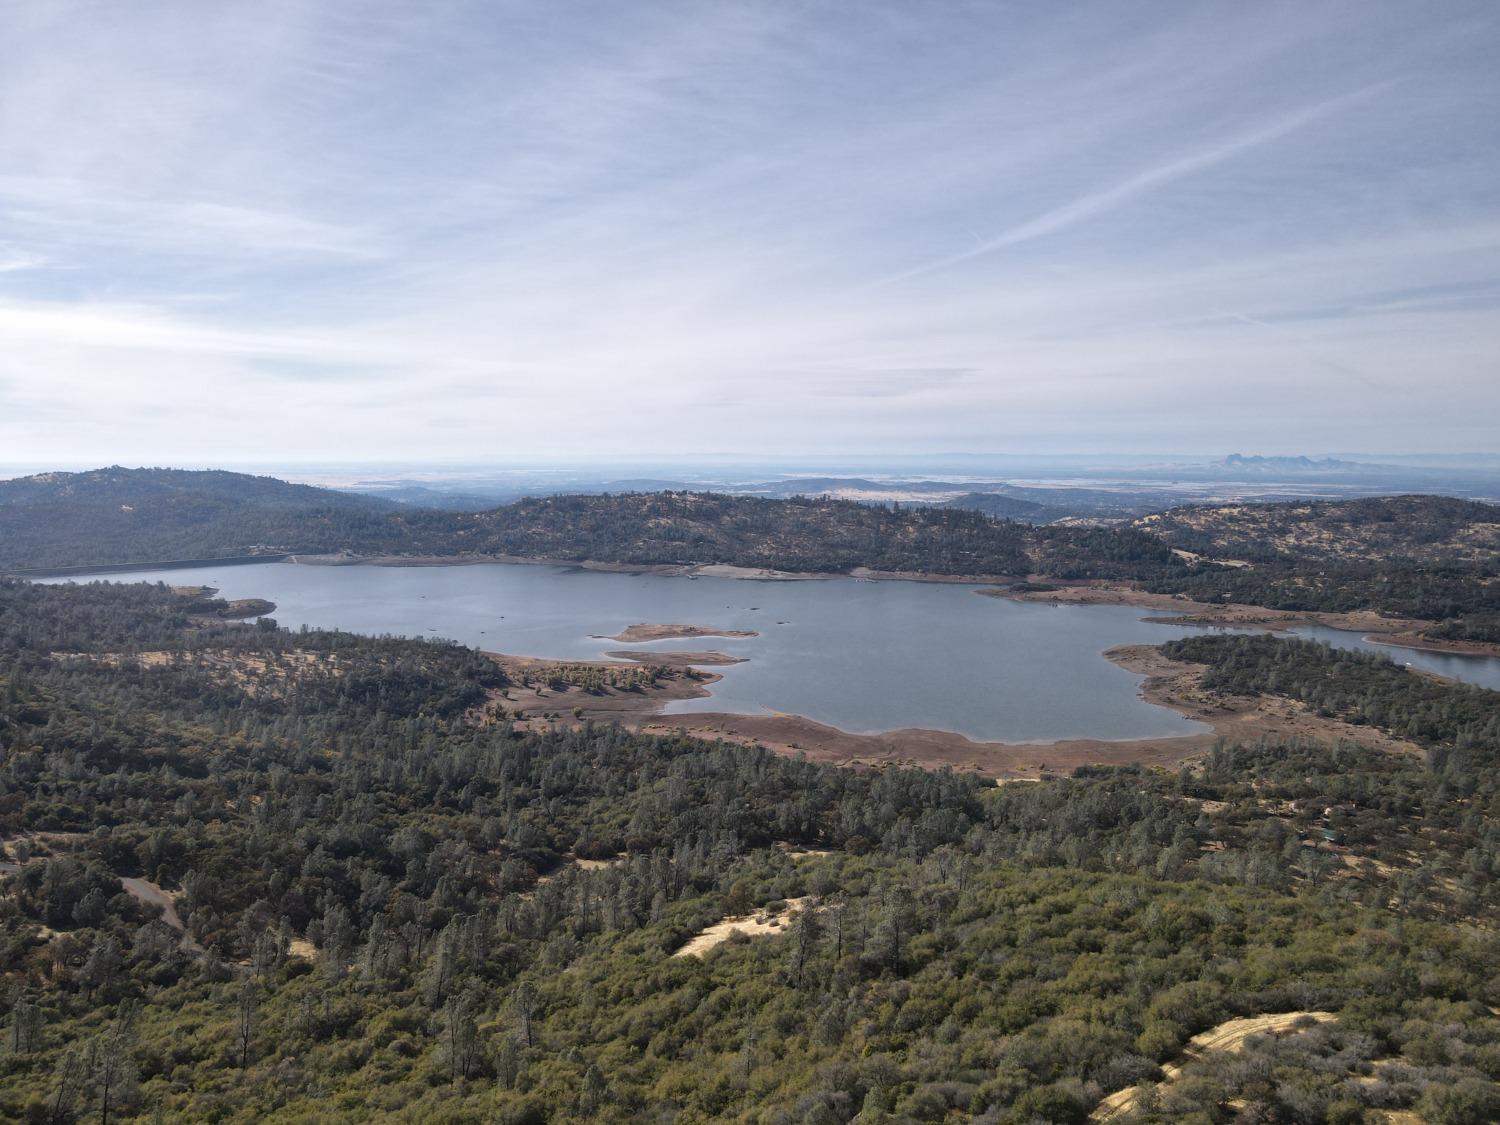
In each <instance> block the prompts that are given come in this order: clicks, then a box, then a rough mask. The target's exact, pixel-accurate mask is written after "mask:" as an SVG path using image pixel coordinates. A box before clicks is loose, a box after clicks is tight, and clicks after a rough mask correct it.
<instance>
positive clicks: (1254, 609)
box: [10, 554, 1500, 657]
mask: <svg viewBox="0 0 1500 1125" xmlns="http://www.w3.org/2000/svg"><path fill="white" fill-rule="evenodd" d="M259 562H285V563H290V564H292V565H294V566H391V567H436V566H483V565H486V564H489V565H498V566H558V567H569V568H572V569H575V570H592V571H598V572H600V573H605V574H649V575H655V576H657V577H661V578H732V579H737V580H742V581H755V582H815V581H829V580H832V579H839V578H843V579H853V580H855V581H861V582H937V583H944V584H950V585H961V586H976V587H981V588H980V589H976V590H975V593H977V594H982V595H984V596H985V597H995V598H1008V599H1010V600H1012V601H1022V602H1056V603H1059V604H1065V605H1124V606H1134V607H1137V608H1141V609H1157V610H1164V611H1168V612H1171V613H1173V614H1174V615H1176V616H1174V617H1172V618H1171V619H1154V618H1145V620H1148V621H1151V620H1159V621H1160V622H1161V623H1163V624H1173V625H1222V626H1225V627H1228V628H1245V629H1266V630H1268V631H1271V632H1276V631H1278V630H1285V629H1287V628H1290V627H1292V626H1295V625H1324V626H1327V627H1328V628H1330V629H1338V630H1340V631H1341V632H1348V633H1359V634H1360V635H1361V638H1362V639H1363V640H1366V641H1368V642H1370V643H1371V644H1378V645H1384V646H1386V647H1388V648H1410V649H1416V650H1419V651H1422V652H1435V653H1444V654H1447V655H1450V656H1493V657H1500V644H1488V643H1486V642H1483V641H1444V640H1432V639H1430V638H1427V637H1422V636H1420V631H1421V630H1422V629H1423V628H1424V627H1427V626H1430V625H1432V624H1434V622H1429V621H1422V620H1419V619H1416V618H1407V617H1387V616H1385V615H1383V614H1380V613H1376V612H1375V611H1373V610H1352V611H1348V612H1327V611H1316V610H1291V609H1287V610H1279V609H1267V608H1265V607H1264V606H1256V605H1250V604H1248V603H1242V602H1222V603H1213V602H1200V601H1194V600H1193V599H1191V598H1185V597H1182V596H1180V595H1177V594H1154V593H1150V592H1148V591H1145V590H1138V589H1134V588H1132V587H1129V586H1124V585H1117V584H1110V583H1104V582H1097V583H1088V582H1072V583H1070V582H1066V581H1062V582H1057V583H1056V584H1055V588H1054V589H1050V590H1019V591H1012V590H1008V589H1005V588H1003V587H1002V586H999V585H997V584H998V583H1007V582H1015V581H1019V580H1022V578H1023V577H1029V578H1030V579H1033V580H1045V579H1044V578H1039V576H1037V575H1030V576H1020V575H1005V574H990V575H965V574H924V573H918V572H907V571H881V570H871V569H869V568H867V567H854V568H853V569H852V570H849V571H847V572H836V571H784V570H773V569H770V568H766V567H743V566H734V565H732V564H729V563H616V562H600V561H598V560H596V559H553V558H533V557H528V556H521V555H298V554H284V555H265V556H252V557H245V556H238V557H231V558H223V559H203V560H194V561H191V562H181V561H178V562H162V563H120V564H114V565H100V566H97V567H76V568H64V569H65V570H66V571H68V572H69V573H75V574H78V575H80V576H81V575H93V574H98V575H104V574H128V573H130V572H132V571H150V570H165V569H196V568H198V567H209V566H215V565H220V564H223V565H232V566H243V565H246V564H248V563H259ZM10 573H12V574H15V575H16V576H17V577H28V575H27V574H24V573H21V572H19V571H12V572H10ZM29 576H31V577H65V576H66V574H64V573H63V571H62V570H49V571H40V572H38V571H33V572H32V574H31V575H29ZM702 635H708V634H702ZM719 635H724V634H719ZM605 639H609V640H615V639H620V638H605Z"/></svg>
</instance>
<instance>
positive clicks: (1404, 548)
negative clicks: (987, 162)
mask: <svg viewBox="0 0 1500 1125" xmlns="http://www.w3.org/2000/svg"><path fill="white" fill-rule="evenodd" d="M1495 512H1496V509H1495V508H1493V507H1492V506H1489V505H1484V504H1477V503H1473V502H1470V501H1461V500H1452V499H1449V498H1445V497H1424V496H1405V497H1391V498H1385V499H1378V500H1352V501H1326V502H1324V501H1320V502H1316V503H1312V504H1297V505H1286V504H1266V505H1238V506H1234V507H1231V508H1181V509H1173V510H1172V511H1169V512H1165V513H1162V514H1160V515H1159V516H1152V517H1147V518H1146V519H1145V520H1142V521H1138V522H1137V524H1136V525H1133V526H1132V525H1127V526H1112V527H1059V526H1036V527H1033V526H1029V525H1027V524H1025V523H1021V522H1015V521H1012V520H1009V519H1000V518H991V516H990V515H989V514H987V513H985V512H982V511H971V510H966V509H964V508H960V507H948V506H944V507H907V508H902V507H896V506H889V507H888V506H882V505H871V504H861V503H856V502H854V501H847V500H827V499H809V498H791V499H778V500H770V499H763V498H759V497H746V496H723V495H718V494H714V493H701V492H644V493H624V494H617V495H607V496H554V497H538V498H529V499H525V500H521V501H518V502H517V503H514V504H510V505H506V506H504V507H499V508H494V509H490V510H488V511H479V512H471V511H437V510H432V509H425V508H414V507H410V506H406V505H394V504H390V503H386V502H383V501H378V500H373V499H369V498H361V497H350V496H346V495H343V494H340V493H334V492H329V491H327V490H322V489H313V488H307V487H304V486H298V485H288V484H285V483H283V482H280V481H275V480H271V479H270V478H263V477H247V476H243V475H240V474H234V473H187V472H178V471H173V470H158V469H140V470H124V469H108V470H100V471H99V472H96V473H82V474H48V475H46V476H45V477H30V478H24V479H22V480H19V481H11V482H5V483H0V568H6V569H10V570H15V569H25V568H33V567H36V568H46V567H67V566H78V565H102V564H119V563H131V562H162V561H174V560H184V559H211V558H223V557H228V556H242V555H254V554H263V553H277V554H285V553H294V554H339V553H346V554H351V555H355V556H360V557H371V556H395V557H437V558H448V557H459V556H463V557H476V556H490V557H493V556H519V557H526V558H549V559H560V560H569V561H584V560H596V561H600V562H609V563H625V564H636V565H658V564H662V565H673V566H678V565H694V564H715V563H725V564H731V565H736V566H743V567H764V568H771V569H777V570H787V571H801V572H831V573H844V572H847V571H850V570H853V569H855V568H859V567H866V568H869V569H871V570H876V571H902V572H917V573H926V574H940V575H957V576H994V577H1000V578H1005V577H1016V578H1019V577H1021V576H1023V575H1027V574H1036V575H1041V576H1043V577H1044V578H1051V579H1057V580H1064V581H1109V582H1125V583H1133V584H1134V585H1136V586H1137V587H1140V588H1144V589H1147V590H1151V591H1154V592H1158V593H1168V594H1182V595H1185V596H1187V597H1191V598H1195V599H1199V600H1203V601H1210V602H1222V601H1232V602H1240V603H1246V604H1251V605H1261V606H1267V607H1270V608H1273V609H1286V610H1308V611H1334V612H1342V611H1349V610H1360V609H1369V610H1376V611H1379V612H1382V613H1386V614H1390V615H1394V616H1400V617H1410V618H1417V619H1421V620H1424V621H1431V622H1433V623H1434V624H1433V626H1432V628H1431V629H1430V630H1429V635H1430V636H1431V637H1433V638H1437V639H1450V640H1472V641H1489V642H1497V641H1500V553H1497V549H1496V536H1497V535H1500V524H1497V523H1495V522H1494V521H1495V515H1494V513H1495ZM1174 548H1176V549H1177V550H1179V551H1187V552H1191V553H1194V554H1201V555H1204V556H1205V557H1204V558H1202V559H1198V560H1194V559H1192V558H1184V557H1181V556H1180V555H1178V554H1174ZM1226 559H1230V560H1234V561H1235V563H1236V564H1241V563H1245V562H1249V563H1250V564H1251V565H1248V566H1247V565H1225V564H1224V563H1222V562H1221V561H1220V560H1226Z"/></svg>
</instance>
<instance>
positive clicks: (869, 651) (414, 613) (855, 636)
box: [67, 563, 1500, 742]
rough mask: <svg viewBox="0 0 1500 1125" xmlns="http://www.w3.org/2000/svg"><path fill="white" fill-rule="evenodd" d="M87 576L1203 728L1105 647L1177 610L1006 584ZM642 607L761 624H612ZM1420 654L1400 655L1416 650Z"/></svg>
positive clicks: (888, 691)
mask: <svg viewBox="0 0 1500 1125" xmlns="http://www.w3.org/2000/svg"><path fill="white" fill-rule="evenodd" d="M100 577H102V578H106V579H108V580H111V581H163V582H167V583H169V584H172V585H199V584H201V585H208V586H214V587H216V588H217V589H218V590H219V592H220V594H221V596H223V597H226V598H249V597H261V598H267V599H269V600H271V601H273V602H275V603H276V606H277V608H276V611H275V614H274V616H275V618H276V620H277V621H279V622H280V623H281V624H283V625H287V626H291V627H298V626H301V625H307V626H310V627H318V628H338V629H346V630H350V631H353V632H360V633H370V634H381V633H389V634H397V635H405V636H421V637H444V638H449V639H452V640H456V641H459V642H461V643H463V644H467V645H473V646H475V647H478V648H482V649H486V650H489V651H493V652H504V653H510V654H513V655H519V656H537V657H546V658H552V659H559V660H600V659H605V653H606V652H608V651H619V650H622V649H627V648H628V649H632V650H635V651H640V652H643V653H648V652H650V651H652V650H657V651H681V650H684V649H688V650H692V651H704V650H717V651H720V652H724V653H727V654H730V655H734V656H739V657H744V658H745V660H744V662H743V663H738V664H733V665H727V666H722V667H717V668H715V669H714V671H715V672H717V673H719V674H721V675H722V677H723V678H722V679H721V680H719V681H718V682H717V683H715V684H714V685H713V686H712V688H711V695H709V696H708V697H706V698H700V699H694V700H686V701H678V702H676V703H673V704H671V705H669V708H668V709H669V710H670V711H675V712H687V711H692V712H713V711H728V712H735V713H742V714H770V713H785V714H796V715H803V716H806V717H808V718H811V719H814V720H816V721H818V722H822V723H827V724H830V725H832V726H836V727H839V728H842V729H844V730H848V731H854V732H861V733H863V732H876V731H888V730H896V729H901V728H908V727H919V728H927V729H933V730H948V731H956V732H958V733H960V734H964V735H967V736H969V737H970V738H974V739H976V740H981V741H998V742H1051V741H1058V740H1063V739H1074V738H1102V739H1140V738H1159V737H1168V736H1172V735H1184V734H1193V733H1197V732H1200V731H1202V730H1204V729H1206V728H1205V727H1204V726H1203V725H1202V724H1199V723H1195V722H1193V721H1191V720H1188V719H1186V718H1184V717H1183V716H1181V715H1178V714H1177V713H1176V712H1174V711H1170V710H1168V709H1166V708H1163V707H1158V706H1155V705H1153V704H1150V703H1147V702H1146V701H1145V700H1143V699H1142V698H1141V697H1140V694H1139V686H1140V677H1139V676H1136V675H1134V674H1132V673H1130V672H1127V671H1125V670H1124V669H1122V668H1119V667H1116V666H1115V665H1114V664H1112V663H1111V662H1110V661H1108V660H1106V659H1104V657H1103V655H1102V654H1103V653H1104V651H1105V650H1106V649H1109V648H1112V647H1114V646H1116V645H1123V644H1158V643H1161V642H1162V641H1165V640H1170V639H1171V638H1173V637H1179V636H1182V635H1184V632H1185V630H1184V628H1183V627H1181V626H1176V625H1172V624H1168V623H1160V622H1157V623H1152V622H1148V621H1143V620H1142V619H1141V617H1142V611H1141V610H1139V609H1136V608H1133V607H1129V606H1055V605H1051V604H1041V603H1029V602H1015V601H1010V600H1007V599H1001V598H990V597H981V596H977V595H976V594H975V590H974V587H972V586H967V585H961V584H948V583H930V582H868V581H859V580H855V579H828V580H822V581H791V582H775V581H745V580H737V579H730V578H710V577H700V578H696V579H692V580H688V579H684V578H679V577H663V576H659V575H649V574H615V573H606V572H599V571H591V570H582V569H578V568H573V567H563V566H528V565H506V564H482V565H472V566H420V567H417V566H413V567H380V566H346V567H328V566H305V565H296V564H292V563H258V564H250V565H243V566H207V567H194V568H184V569H174V570H161V571H146V572H140V573H136V574H131V575H128V576H127V575H119V574H114V575H103V576H100ZM67 580H68V581H78V580H87V577H86V576H81V577H79V578H70V579H67ZM641 622H644V623H681V624H689V625H699V626H712V627H717V628H722V629H731V630H751V631H754V632H755V633H756V634H757V635H756V636H753V637H695V638H692V639H690V640H684V639H675V640H674V639H664V640H658V641H651V642H641V643H635V644H629V643H625V642H620V641H615V640H610V639H608V638H609V637H610V636H612V635H614V634H617V633H619V632H620V631H622V630H623V629H625V628H626V627H627V626H629V625H632V624H636V623H641ZM1192 631H1195V632H1197V631H1207V630H1199V629H1193V630H1192ZM1322 632H1323V633H1327V634H1333V635H1331V636H1324V635H1321V634H1320V636H1319V639H1326V640H1330V641H1332V642H1333V643H1335V644H1341V645H1345V646H1348V647H1370V646H1368V645H1366V643H1365V642H1363V641H1362V640H1361V639H1360V638H1359V636H1358V635H1357V634H1348V633H1342V634H1341V633H1337V632H1336V631H1334V630H1325V631H1322ZM1381 651H1385V652H1388V653H1392V654H1396V653H1398V652H1400V653H1404V654H1409V653H1410V650H1393V649H1390V648H1382V649H1381ZM1432 655H1433V654H1427V653H1418V654H1414V655H1402V656H1398V659H1406V660H1412V661H1413V663H1415V662H1416V658H1423V659H1425V658H1429V657H1431V656H1432ZM1461 659H1463V660H1465V661H1467V663H1465V664H1463V665H1461V667H1462V668H1465V669H1468V670H1469V671H1470V672H1471V673H1474V674H1478V675H1480V676H1484V677H1488V676H1490V675H1493V676H1494V677H1495V681H1496V684H1497V685H1500V660H1492V659H1489V660H1487V659H1486V658H1477V659H1476V658H1461ZM1462 678H1469V677H1468V676H1465V677H1462Z"/></svg>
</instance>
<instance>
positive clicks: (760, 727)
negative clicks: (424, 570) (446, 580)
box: [496, 645, 1421, 778]
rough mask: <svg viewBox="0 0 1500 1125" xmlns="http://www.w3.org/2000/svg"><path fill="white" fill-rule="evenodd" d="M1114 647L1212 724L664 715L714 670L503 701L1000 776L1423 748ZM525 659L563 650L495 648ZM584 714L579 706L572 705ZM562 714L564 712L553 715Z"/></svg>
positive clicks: (859, 760)
mask: <svg viewBox="0 0 1500 1125" xmlns="http://www.w3.org/2000/svg"><path fill="white" fill-rule="evenodd" d="M1105 655H1106V656H1107V657H1108V658H1109V659H1110V660H1112V661H1114V662H1115V663H1116V664H1118V665H1119V666H1120V667H1122V668H1125V669H1126V670H1127V671H1131V672H1135V673H1136V674H1138V675H1142V676H1145V677H1146V679H1145V682H1144V683H1143V684H1142V685H1141V694H1142V696H1143V697H1144V698H1145V699H1146V700H1147V701H1149V702H1151V703H1155V704H1159V705H1161V706H1164V707H1170V708H1172V709H1173V710H1174V711H1177V712H1179V713H1180V714H1182V715H1185V716H1187V717H1188V718H1191V719H1195V720H1197V721H1199V722H1202V723H1204V724H1206V725H1207V727H1208V728H1209V729H1207V730H1205V731H1202V732H1200V733H1197V734H1189V735H1179V736H1175V737H1169V738H1144V739H1131V740H1124V741H1116V740H1110V739H1098V738H1083V739H1070V740H1066V741H1061V742H1038V743H1012V742H976V741H975V740H973V739H971V738H968V737H966V736H965V735H962V734H957V733H955V732H953V731H941V730H921V729H906V730H893V731H882V732H880V733H877V734H857V733H854V732H851V731H845V730H840V729H839V728H838V727H833V726H829V725H827V724H826V723H820V722H817V721H815V720H813V719H809V718H806V717H804V716H801V715H735V714H729V713H724V712H705V713H698V714H684V715H663V714H661V708H662V707H663V706H664V705H665V704H666V703H669V702H671V701H672V700H674V699H695V698H702V697H704V696H706V695H709V694H710V692H709V691H708V685H710V684H712V683H713V682H714V681H715V680H717V679H718V677H717V676H715V675H713V674H712V673H706V672H695V673H694V676H695V677H696V678H688V677H687V676H683V677H681V678H674V679H664V680H662V681H661V682H660V683H659V685H658V686H657V687H655V688H650V689H647V690H643V691H639V692H606V693H604V694H601V695H591V694H589V693H587V692H585V691H583V690H581V689H578V688H570V689H568V690H566V691H556V690H553V689H551V688H535V689H533V688H519V687H512V688H510V689H508V693H507V694H508V697H509V698H508V699H507V700H503V701H501V702H502V705H503V706H505V707H506V709H507V710H508V711H511V712H512V713H514V711H515V710H517V709H519V710H521V711H522V712H523V713H524V715H525V716H526V718H527V720H529V721H530V722H539V721H547V722H552V723H554V724H557V723H562V724H570V723H573V722H578V721H583V720H594V721H601V720H602V721H617V722H620V723H623V724H625V725H627V726H630V727H632V728H634V729H636V730H639V731H642V732H643V733H648V734H669V733H686V734H692V735H696V736H698V737H700V738H706V739H710V740H723V741H725V742H735V743H740V744H743V745H760V746H765V747H766V748H767V749H769V750H772V751H774V752H776V753H778V754H785V755H788V756H792V757H795V756H798V755H806V756H807V758H809V759H810V760H812V761H818V762H827V763H830V764H834V765H841V766H850V767H872V766H885V765H906V766H921V767H925V768H929V769H937V768H943V767H948V768H951V769H955V770H965V771H972V772H976V773H981V774H984V775H986V776H988V777H994V778H1035V777H1041V776H1044V775H1048V774H1066V773H1069V772H1071V771H1072V770H1073V769H1075V768H1076V767H1078V766H1084V765H1150V766H1176V765H1180V764H1181V763H1183V762H1186V761H1190V760H1193V759H1195V758H1197V757H1199V756H1201V755H1202V754H1204V753H1206V752H1207V751H1208V750H1209V749H1210V748H1211V747H1212V746H1213V745H1214V743H1215V742H1216V741H1218V740H1220V739H1224V740H1226V741H1248V740H1252V739H1255V738H1260V737H1262V736H1267V737H1272V738H1301V739H1308V740H1313V741H1318V742H1324V743H1335V742H1339V741H1359V742H1363V743H1365V744H1366V745H1373V746H1376V747H1378V748H1379V749H1382V750H1385V751H1387V752H1389V753H1396V754H1420V753H1421V750H1420V748H1419V747H1417V746H1416V745H1415V744H1414V743H1410V742H1406V741H1404V740H1401V739H1397V738H1392V737H1390V736H1388V735H1383V734H1381V733H1379V732H1377V731H1372V730H1370V729H1369V728H1367V727H1355V726H1351V725H1350V724H1348V723H1343V722H1340V721H1338V720H1336V719H1327V718H1322V717H1320V716H1317V715H1314V714H1312V713H1311V712H1310V711H1309V710H1308V709H1307V708H1306V707H1304V706H1303V705H1302V704H1300V703H1297V702H1294V701H1292V700H1287V699H1278V698H1270V697H1259V698H1253V699H1251V698H1244V697H1240V696H1230V695H1219V694H1217V693H1212V692H1207V691H1205V690H1204V689H1203V688H1202V687H1201V686H1200V685H1199V679H1200V676H1201V674H1202V671H1203V667H1202V665H1198V664H1186V663H1181V662H1178V661H1173V660H1168V659H1167V658H1166V657H1164V656H1163V655H1162V654H1161V652H1160V651H1159V650H1157V649H1156V648H1155V647H1154V646H1152V645H1124V646H1121V647H1119V648H1113V649H1110V650H1109V651H1108V652H1107V653H1105ZM496 659H498V660H500V662H501V663H502V665H509V666H510V667H512V668H513V669H515V670H516V671H520V670H521V668H522V666H524V665H531V666H532V667H544V666H547V665H549V664H555V663H556V662H555V661H542V660H526V659H524V658H519V657H509V656H506V657H496ZM575 708H577V709H578V712H579V713H578V714H577V715H574V713H573V712H574V709H575ZM548 715H556V716H557V718H555V719H545V717H546V716H548Z"/></svg>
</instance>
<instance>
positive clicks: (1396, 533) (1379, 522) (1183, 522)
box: [1134, 496, 1500, 566]
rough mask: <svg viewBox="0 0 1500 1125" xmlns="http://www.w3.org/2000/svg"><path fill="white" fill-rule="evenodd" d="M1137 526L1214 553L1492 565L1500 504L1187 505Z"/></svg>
mask: <svg viewBox="0 0 1500 1125" xmlns="http://www.w3.org/2000/svg"><path fill="white" fill-rule="evenodd" d="M1134 522H1135V526H1136V527H1138V528H1140V529H1141V530H1143V531H1149V532H1151V533H1152V534H1153V535H1157V536H1159V537H1161V538H1162V539H1164V540H1166V542H1167V543H1169V544H1170V545H1171V546H1173V547H1180V548H1183V549H1185V550H1188V551H1193V552H1196V553H1198V554H1202V555H1207V556H1208V557H1210V558H1215V559H1225V558H1228V559H1247V560H1250V561H1253V562H1278V561H1279V562H1312V561H1320V562H1337V563H1346V564H1347V563H1385V564H1389V563H1411V564H1428V565H1431V564H1438V565H1441V564H1453V563H1471V564H1472V563H1480V564H1486V563H1487V564H1489V565H1491V566H1493V565H1494V563H1495V560H1496V557H1497V556H1500V508H1497V507H1496V506H1495V505H1493V504H1482V503H1479V502H1478V501H1474V500H1458V499H1455V498H1453V497H1450V496H1377V497H1366V498H1361V499H1357V500H1310V501H1292V502H1281V503H1270V504H1220V505H1191V506H1187V507H1181V508H1172V509H1170V510H1169V511H1165V512H1160V513H1157V514H1154V515H1149V516H1141V517H1140V518H1139V519H1137V520H1135V521H1134Z"/></svg>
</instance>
